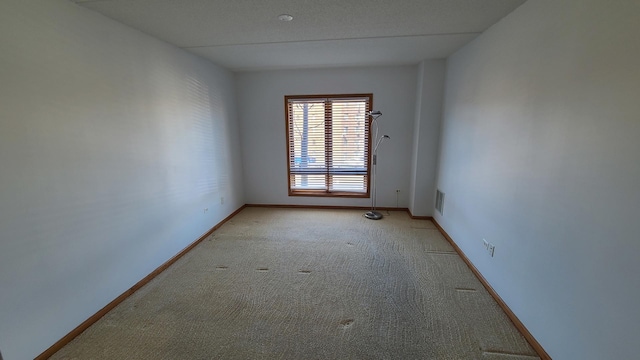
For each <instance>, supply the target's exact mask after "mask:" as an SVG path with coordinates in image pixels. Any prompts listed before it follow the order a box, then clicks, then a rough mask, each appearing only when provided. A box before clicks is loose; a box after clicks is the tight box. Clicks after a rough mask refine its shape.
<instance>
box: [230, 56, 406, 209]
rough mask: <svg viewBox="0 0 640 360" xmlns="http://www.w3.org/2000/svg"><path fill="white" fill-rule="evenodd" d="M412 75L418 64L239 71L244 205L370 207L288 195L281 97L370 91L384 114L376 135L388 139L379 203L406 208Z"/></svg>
mask: <svg viewBox="0 0 640 360" xmlns="http://www.w3.org/2000/svg"><path fill="white" fill-rule="evenodd" d="M416 77H417V67H416V66H398V67H372V68H340V69H321V70H288V71H264V72H246V73H238V74H237V75H236V79H237V87H238V102H239V104H240V106H239V115H240V122H241V131H242V143H243V145H242V146H243V149H242V153H243V159H242V163H243V166H244V181H245V183H244V184H245V196H246V201H247V203H251V204H295V205H337V206H370V205H371V200H370V199H354V198H348V199H338V198H321V197H300V196H291V197H290V196H288V191H287V147H286V138H285V136H286V123H285V118H284V117H285V114H284V96H285V95H309V94H348V93H373V107H374V109H375V110H379V111H382V114H383V115H382V117H380V118H379V119H378V123H379V129H380V130H379V133H380V135H382V134H388V135H389V136H390V137H391V140H388V141H385V142H384V143H382V144H381V145H380V148H379V149H378V178H377V181H378V184H377V187H378V192H377V193H378V201H377V204H378V206H385V207H386V206H390V207H395V206H396V204H397V205H398V206H399V207H401V208H406V207H407V206H408V203H409V200H408V199H409V194H408V190H409V174H410V170H411V155H412V145H411V143H412V139H413V134H412V132H413V122H414V111H415V101H416ZM396 189H400V194H399V197H398V199H397V200H398V201H397V202H396V191H395V190H396Z"/></svg>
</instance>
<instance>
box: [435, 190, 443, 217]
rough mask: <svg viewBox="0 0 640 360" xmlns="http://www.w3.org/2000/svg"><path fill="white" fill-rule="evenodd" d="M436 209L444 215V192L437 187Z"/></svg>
mask: <svg viewBox="0 0 640 360" xmlns="http://www.w3.org/2000/svg"><path fill="white" fill-rule="evenodd" d="M436 210H438V212H439V213H440V215H444V193H443V192H442V191H440V190H438V189H436Z"/></svg>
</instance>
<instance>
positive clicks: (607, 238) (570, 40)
mask: <svg viewBox="0 0 640 360" xmlns="http://www.w3.org/2000/svg"><path fill="white" fill-rule="evenodd" d="M639 34H640V2H638V1H631V0H628V1H601V0H565V1H557V0H535V1H534V0H532V1H527V2H526V3H525V4H524V5H522V6H521V7H519V8H518V9H517V10H516V11H515V12H514V13H512V14H511V15H509V16H507V17H506V18H505V19H503V20H502V21H501V22H499V23H498V24H497V25H495V26H493V27H492V28H491V29H490V30H488V31H487V32H486V33H485V34H483V35H482V36H480V37H479V38H478V39H477V40H475V41H473V42H472V43H470V44H469V45H467V46H466V47H464V48H463V49H462V50H461V51H458V52H457V53H456V54H454V55H453V56H452V57H451V58H450V59H449V61H448V64H447V81H446V91H445V110H444V121H443V130H442V138H441V144H442V145H441V156H440V159H439V161H440V165H439V166H440V171H439V177H438V186H439V187H440V188H441V189H442V190H443V191H444V192H445V193H446V201H445V209H444V211H445V212H444V216H439V215H437V214H436V215H437V216H436V219H437V221H438V222H439V223H440V224H442V226H443V227H444V228H445V230H446V231H447V232H449V234H450V235H451V236H452V238H453V239H454V240H455V241H456V242H458V244H459V245H460V247H461V248H462V250H463V251H464V252H465V253H466V254H467V255H468V257H469V258H470V259H471V261H472V262H473V263H474V264H475V265H476V266H477V267H478V269H479V270H480V271H481V272H482V273H483V274H484V276H485V277H486V278H487V279H488V281H489V282H490V283H491V285H492V286H493V287H494V288H495V289H496V290H497V292H498V293H499V294H500V295H501V296H502V297H503V298H504V300H505V301H506V303H507V304H508V305H509V307H510V308H511V309H512V310H513V311H514V312H515V313H516V315H517V316H518V317H519V318H520V319H521V320H522V321H523V322H524V324H525V326H527V328H528V329H529V330H530V331H531V332H532V333H533V335H534V336H535V337H536V338H537V339H538V340H539V341H540V342H541V344H542V345H543V346H544V347H545V349H546V350H547V351H548V352H549V354H550V355H551V356H552V357H553V358H554V359H632V358H637V357H638V350H637V346H636V343H637V339H636V337H637V335H638V334H639V333H640V325H639V324H640V310H639V307H638V298H640V276H638V274H640V261H639V259H640V238H639V235H638V234H639V231H638V230H639V228H638V215H639V214H640V187H639V185H640V162H639V155H640V101H639V97H638V96H639V94H640V67H639V64H640V41H638V35H639ZM482 238H486V239H487V240H488V241H490V242H493V243H494V244H495V245H496V250H495V257H493V258H491V257H489V256H488V254H487V253H486V251H485V250H484V248H483V246H482Z"/></svg>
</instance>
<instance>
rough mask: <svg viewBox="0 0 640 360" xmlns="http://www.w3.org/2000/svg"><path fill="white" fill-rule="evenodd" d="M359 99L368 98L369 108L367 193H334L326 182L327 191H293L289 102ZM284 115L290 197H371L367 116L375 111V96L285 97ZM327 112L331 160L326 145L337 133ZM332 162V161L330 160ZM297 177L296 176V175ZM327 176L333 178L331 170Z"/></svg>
mask: <svg viewBox="0 0 640 360" xmlns="http://www.w3.org/2000/svg"><path fill="white" fill-rule="evenodd" d="M358 98H366V99H368V100H367V108H366V109H365V117H364V126H365V127H366V128H365V136H366V139H365V146H366V148H365V149H364V150H365V152H366V161H365V164H366V171H367V173H366V175H365V176H366V180H365V183H366V191H365V192H352V191H342V190H341V191H332V190H330V189H329V186H328V185H327V183H326V182H325V185H327V186H326V188H325V189H292V188H291V177H292V174H291V149H292V148H291V143H290V138H289V134H290V129H289V101H290V100H303V99H309V100H314V99H316V100H317V99H327V100H339V99H358ZM284 108H285V109H284V113H285V138H286V140H287V142H286V145H287V146H286V151H287V156H286V161H287V188H288V193H289V196H309V197H314V196H317V197H339V198H369V197H370V196H371V176H372V173H371V141H372V140H371V137H372V134H371V117H370V116H368V115H367V113H368V112H369V111H371V110H372V109H373V94H371V93H369V94H322V95H318V94H316V95H285V97H284ZM326 114H327V111H326V110H325V121H329V122H330V123H331V125H330V126H328V128H329V130H327V129H325V134H326V135H325V138H327V136H328V139H329V140H325V154H326V156H327V158H331V157H332V155H333V150H332V151H327V149H326V145H327V143H332V134H333V132H334V131H336V130H335V129H334V127H333V120H332V119H331V117H330V116H329V117H327V116H326ZM329 161H330V160H329ZM294 175H295V174H294ZM326 176H332V174H331V173H330V172H329V170H326Z"/></svg>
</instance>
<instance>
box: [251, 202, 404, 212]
mask: <svg viewBox="0 0 640 360" xmlns="http://www.w3.org/2000/svg"><path fill="white" fill-rule="evenodd" d="M245 206H247V207H264V208H280V209H318V210H370V209H371V206H335V205H283V204H246V205H245ZM376 210H381V211H406V212H409V209H407V208H397V207H376Z"/></svg>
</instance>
